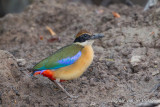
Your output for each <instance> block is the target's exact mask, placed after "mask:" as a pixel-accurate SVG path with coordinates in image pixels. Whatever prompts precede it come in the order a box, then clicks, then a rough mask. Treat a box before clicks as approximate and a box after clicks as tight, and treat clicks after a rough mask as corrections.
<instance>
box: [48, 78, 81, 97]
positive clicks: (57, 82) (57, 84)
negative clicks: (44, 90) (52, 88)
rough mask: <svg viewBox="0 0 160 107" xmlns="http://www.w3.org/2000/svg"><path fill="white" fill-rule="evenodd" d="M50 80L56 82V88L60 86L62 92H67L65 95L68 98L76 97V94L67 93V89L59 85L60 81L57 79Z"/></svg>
mask: <svg viewBox="0 0 160 107" xmlns="http://www.w3.org/2000/svg"><path fill="white" fill-rule="evenodd" d="M51 81H52V82H54V83H55V84H56V86H57V87H58V88H60V89H61V90H62V91H63V92H65V93H66V94H67V96H69V97H70V98H78V96H73V95H71V94H69V93H68V92H67V90H65V89H64V88H63V86H62V85H61V83H60V82H59V81H57V80H51Z"/></svg>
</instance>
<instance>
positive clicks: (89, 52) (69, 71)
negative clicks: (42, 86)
mask: <svg viewBox="0 0 160 107" xmlns="http://www.w3.org/2000/svg"><path fill="white" fill-rule="evenodd" d="M81 52H82V55H81V57H80V58H79V59H78V60H77V61H76V62H75V63H73V64H72V65H69V66H66V67H63V68H60V69H57V70H56V71H54V78H58V79H61V80H71V79H75V78H78V77H80V76H81V75H82V74H83V72H84V71H85V70H86V69H87V68H88V67H89V65H90V64H91V63H92V61H93V57H94V52H93V49H92V46H91V45H87V46H85V47H84V48H83V49H82V51H81Z"/></svg>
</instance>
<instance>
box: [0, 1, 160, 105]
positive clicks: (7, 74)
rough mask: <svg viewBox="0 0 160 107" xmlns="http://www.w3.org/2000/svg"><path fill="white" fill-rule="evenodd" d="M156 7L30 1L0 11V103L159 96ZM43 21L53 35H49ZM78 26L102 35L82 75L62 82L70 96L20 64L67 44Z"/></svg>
mask: <svg viewBox="0 0 160 107" xmlns="http://www.w3.org/2000/svg"><path fill="white" fill-rule="evenodd" d="M159 7H160V4H158V5H157V6H155V7H154V8H152V9H150V10H148V11H146V12H143V8H142V7H140V6H133V7H128V6H126V5H124V4H113V5H110V6H109V7H107V8H106V7H102V6H95V5H85V4H83V3H78V2H67V1H65V0H62V1H59V0H57V1H51V0H43V1H42V0H37V1H35V2H34V3H33V4H32V5H29V6H28V7H27V8H26V9H25V11H24V12H22V13H20V14H8V15H6V16H5V17H3V18H0V25H1V26H0V49H1V51H0V59H1V60H0V63H1V64H0V76H1V77H0V107H8V106H11V107H15V106H16V107H28V106H31V107H34V106H35V107H39V106H40V107H43V106H46V107H48V106H49V107H50V106H52V107H58V106H59V107H68V106H69V107H88V106H90V107H135V106H136V105H137V104H138V103H140V102H143V101H152V100H157V99H160V88H158V89H157V90H153V88H154V87H155V86H156V85H157V84H158V83H160V8H159ZM113 11H115V12H118V13H119V14H120V15H121V17H120V18H115V17H114V16H113V15H112V12H113ZM46 26H49V27H50V28H52V29H53V31H55V33H56V34H57V35H56V36H58V37H59V40H58V41H50V38H53V36H51V34H50V33H49V32H48V31H47V30H46ZM81 29H87V30H89V31H91V32H93V33H103V34H104V35H105V37H104V38H103V39H101V40H97V41H95V43H94V45H93V48H94V51H95V57H94V61H93V63H92V65H91V66H90V67H89V68H88V70H87V71H86V72H85V73H84V74H83V76H81V77H80V78H78V79H76V80H71V81H67V82H63V83H62V85H63V86H64V87H65V89H66V90H68V91H69V92H70V93H72V94H74V95H78V96H79V97H78V98H77V99H71V98H68V97H67V96H66V94H65V93H63V92H62V91H61V90H59V89H58V88H57V87H56V86H55V85H54V84H53V83H52V82H51V81H49V80H48V79H47V78H45V77H42V76H36V77H31V76H30V73H29V71H28V70H26V68H29V67H32V66H33V65H34V64H35V63H36V62H38V61H40V60H42V59H43V58H45V57H47V56H48V55H50V54H52V53H53V52H55V51H56V50H57V49H59V48H61V47H63V46H65V45H67V44H70V43H72V42H73V40H74V36H75V34H76V33H77V32H78V31H79V30H81ZM3 50H5V51H3ZM7 51H9V52H10V53H9V52H7ZM21 59H22V60H21ZM19 61H22V62H21V63H20V62H19Z"/></svg>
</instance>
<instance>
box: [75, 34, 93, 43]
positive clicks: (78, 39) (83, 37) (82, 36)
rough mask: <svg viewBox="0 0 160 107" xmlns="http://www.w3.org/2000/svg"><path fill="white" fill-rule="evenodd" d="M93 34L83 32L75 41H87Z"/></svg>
mask: <svg viewBox="0 0 160 107" xmlns="http://www.w3.org/2000/svg"><path fill="white" fill-rule="evenodd" d="M90 38H91V36H90V35H89V34H83V35H81V36H79V37H77V38H76V39H75V40H74V42H85V41H86V40H89V39H90Z"/></svg>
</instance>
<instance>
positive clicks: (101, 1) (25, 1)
mask: <svg viewBox="0 0 160 107" xmlns="http://www.w3.org/2000/svg"><path fill="white" fill-rule="evenodd" d="M33 1H34V0H0V17H3V16H4V15H5V14H7V13H19V12H21V11H23V10H24V8H25V7H26V6H27V5H29V4H31V3H32V2H33ZM64 1H66V0H61V1H59V2H64ZM68 1H70V2H82V3H85V4H92V5H102V6H108V5H110V4H113V3H124V4H126V5H129V6H133V5H141V6H143V7H144V10H147V9H148V8H149V7H151V6H153V5H156V3H157V1H158V0H68Z"/></svg>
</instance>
